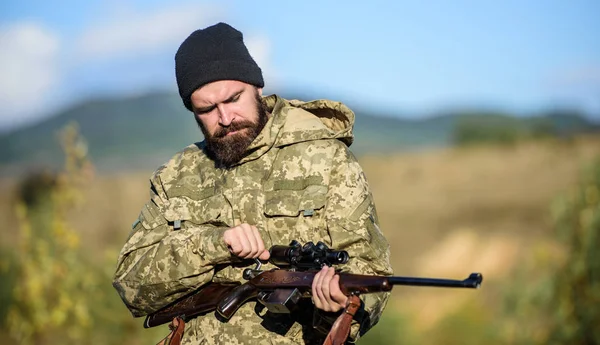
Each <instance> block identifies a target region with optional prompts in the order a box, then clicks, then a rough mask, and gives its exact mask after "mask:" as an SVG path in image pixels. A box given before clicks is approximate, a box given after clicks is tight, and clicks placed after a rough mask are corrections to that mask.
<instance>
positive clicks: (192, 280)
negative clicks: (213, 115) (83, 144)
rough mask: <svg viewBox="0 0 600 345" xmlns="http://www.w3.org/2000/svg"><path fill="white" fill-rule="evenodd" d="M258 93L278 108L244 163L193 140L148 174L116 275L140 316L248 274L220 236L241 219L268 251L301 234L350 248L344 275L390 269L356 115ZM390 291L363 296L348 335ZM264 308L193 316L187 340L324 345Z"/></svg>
mask: <svg viewBox="0 0 600 345" xmlns="http://www.w3.org/2000/svg"><path fill="white" fill-rule="evenodd" d="M263 100H264V101H265V104H266V105H267V109H268V110H269V112H270V113H271V116H270V118H269V121H268V122H267V124H266V126H265V128H264V129H263V130H262V132H261V133H260V134H259V135H258V137H257V138H256V139H255V140H254V141H253V142H252V144H251V145H250V147H249V148H248V152H249V154H248V155H247V156H245V157H244V158H243V159H242V160H241V161H240V162H239V164H237V165H235V166H234V167H232V168H231V169H218V168H215V164H214V162H213V161H211V160H210V159H209V158H208V157H207V155H206V154H205V153H204V151H203V148H204V144H203V143H197V144H194V145H191V146H189V147H187V148H185V149H184V150H183V151H181V152H179V153H178V154H176V155H175V156H174V157H173V158H172V159H171V160H169V161H168V162H167V163H166V164H164V165H163V166H161V167H160V168H159V169H158V170H157V171H156V172H155V173H154V174H153V175H152V177H151V180H150V183H151V188H150V196H151V199H150V201H149V202H148V203H147V204H146V205H145V206H144V207H143V208H142V211H141V213H140V215H139V218H138V220H136V222H135V223H134V224H133V230H132V231H131V233H130V235H129V238H128V239H127V243H126V244H125V246H124V247H123V249H122V250H121V253H120V255H119V259H118V264H117V269H116V273H115V277H114V283H113V285H114V286H115V288H116V289H117V291H118V292H119V294H120V296H121V298H122V299H123V301H124V302H125V304H126V305H127V307H128V308H129V309H130V310H131V312H132V314H133V315H134V316H136V317H138V316H143V315H146V314H148V313H151V312H154V311H156V310H158V309H160V308H161V307H163V306H165V305H166V304H168V303H170V302H172V301H174V300H176V299H177V298H180V297H182V296H184V295H186V294H188V293H190V292H192V291H194V290H195V289H198V288H199V287H201V286H202V285H203V284H206V283H208V282H210V281H215V282H225V281H240V282H243V281H244V280H243V278H242V271H243V267H245V266H244V264H245V265H246V266H250V265H251V264H252V262H247V261H245V262H243V264H241V263H240V260H239V259H236V258H233V257H232V256H231V254H230V253H229V251H228V249H227V247H226V245H225V243H224V242H223V240H222V236H223V232H224V231H225V230H227V229H228V228H229V227H232V226H235V225H238V224H240V223H244V222H245V223H248V224H253V225H256V227H257V228H258V229H259V231H260V233H261V235H262V237H263V239H264V242H265V246H267V248H268V247H270V246H271V245H274V244H283V245H287V244H289V243H290V242H291V240H294V239H295V240H298V241H299V242H301V243H305V242H308V241H313V242H315V243H316V242H317V241H323V242H324V243H326V244H327V245H328V246H329V247H330V248H334V249H338V250H347V251H348V252H349V254H350V257H351V258H350V260H349V261H348V263H347V264H345V265H343V266H342V267H341V268H342V269H343V270H344V271H347V272H352V273H360V274H372V275H375V274H376V275H389V274H392V270H391V267H390V263H389V245H388V243H387V241H386V239H385V238H384V237H383V235H382V233H381V232H380V231H379V227H378V219H377V214H376V210H375V205H374V203H373V198H372V195H371V193H370V191H369V187H368V184H367V180H366V177H365V175H364V173H363V171H362V169H361V167H360V166H359V164H358V162H357V161H356V159H355V158H354V156H353V155H352V153H351V152H350V151H349V148H348V146H349V145H350V144H351V143H352V140H353V135H352V127H353V123H354V113H353V112H352V111H351V110H350V109H348V108H347V107H346V106H345V105H343V104H341V103H337V102H332V101H326V100H318V101H312V102H306V103H304V102H300V101H287V100H284V99H282V98H280V97H278V96H276V95H272V96H269V97H265V98H264V99H263ZM263 267H264V266H263ZM266 268H267V269H268V268H270V266H269V265H267V267H266ZM388 297H389V293H376V294H367V295H363V296H361V299H362V300H363V301H364V305H365V310H366V311H367V313H364V317H363V318H362V321H360V322H355V324H354V325H353V326H352V331H351V336H350V339H351V340H356V339H357V338H358V337H359V335H360V334H364V332H366V330H368V329H369V328H370V327H371V326H372V325H374V323H376V322H377V320H378V319H379V316H380V314H381V312H382V311H383V309H384V307H385V305H386V303H387V298H388ZM309 305H310V302H309ZM259 306H260V304H258V306H257V303H256V302H250V303H246V304H245V305H244V306H243V307H242V308H240V309H239V310H238V312H237V313H236V314H235V315H234V317H233V318H232V319H231V320H230V321H229V322H228V323H222V322H219V321H217V320H216V319H215V317H214V315H213V314H207V315H204V316H200V317H198V318H196V319H193V320H191V321H190V323H188V325H187V327H186V335H185V336H184V339H183V343H184V344H230V343H231V344H263V343H264V344H304V343H311V344H312V343H318V342H319V341H320V340H318V337H319V335H318V334H317V333H315V332H316V331H315V330H314V328H313V327H312V325H311V324H306V322H303V321H301V320H299V318H298V317H295V315H288V314H272V313H269V312H265V311H264V310H263V311H261V310H260V308H259ZM305 309H311V310H312V305H310V308H305ZM323 314H324V313H323ZM312 316H313V315H312V314H311V319H312V322H315V321H316V320H315V319H314V318H312ZM314 316H315V317H316V319H318V318H319V316H323V315H322V314H321V312H315V313H314ZM317 321H318V320H317Z"/></svg>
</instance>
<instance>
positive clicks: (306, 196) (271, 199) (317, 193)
mask: <svg viewBox="0 0 600 345" xmlns="http://www.w3.org/2000/svg"><path fill="white" fill-rule="evenodd" d="M265 196H266V201H265V214H266V215H267V216H288V217H296V216H298V215H299V214H300V212H302V211H311V210H313V211H314V210H318V209H320V208H322V207H323V206H325V201H326V197H327V187H326V186H322V185H311V186H308V187H306V188H305V189H303V190H289V189H287V190H286V189H280V190H274V191H269V192H266V193H265Z"/></svg>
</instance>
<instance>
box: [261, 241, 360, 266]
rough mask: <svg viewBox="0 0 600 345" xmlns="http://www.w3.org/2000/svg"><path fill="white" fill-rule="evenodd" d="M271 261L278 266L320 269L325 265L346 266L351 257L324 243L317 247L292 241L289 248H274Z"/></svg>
mask: <svg viewBox="0 0 600 345" xmlns="http://www.w3.org/2000/svg"><path fill="white" fill-rule="evenodd" d="M270 253H271V258H270V259H269V261H270V262H271V263H272V264H273V265H276V266H279V267H286V266H292V267H297V268H315V269H319V268H321V267H323V266H324V265H327V266H332V265H338V264H345V263H346V262H348V259H349V255H348V252H346V251H345V250H332V249H329V248H328V247H327V245H325V243H323V242H318V243H317V244H316V245H315V244H314V243H312V242H308V243H306V244H305V245H304V246H302V245H301V244H300V243H299V242H298V241H292V243H290V245H289V246H280V245H276V246H272V247H271V249H270Z"/></svg>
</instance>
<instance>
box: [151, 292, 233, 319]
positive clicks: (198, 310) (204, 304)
mask: <svg viewBox="0 0 600 345" xmlns="http://www.w3.org/2000/svg"><path fill="white" fill-rule="evenodd" d="M238 286H240V284H239V283H208V284H206V285H204V286H203V287H201V288H200V289H198V290H196V291H194V293H193V294H191V295H188V296H185V297H183V298H181V299H179V300H177V301H175V302H173V303H171V304H169V305H168V306H166V307H164V308H162V309H160V310H158V311H157V312H155V313H152V314H150V315H148V316H147V317H146V320H145V321H144V328H150V327H154V326H158V325H162V324H165V323H169V322H171V321H172V320H173V319H174V318H177V317H179V318H181V319H182V320H184V321H188V320H190V319H192V318H194V317H196V316H198V315H201V314H205V313H209V312H211V311H213V310H215V308H216V307H217V303H218V302H219V301H220V300H221V299H223V298H224V297H226V296H227V295H229V293H230V292H231V291H232V290H233V289H234V288H235V287H238Z"/></svg>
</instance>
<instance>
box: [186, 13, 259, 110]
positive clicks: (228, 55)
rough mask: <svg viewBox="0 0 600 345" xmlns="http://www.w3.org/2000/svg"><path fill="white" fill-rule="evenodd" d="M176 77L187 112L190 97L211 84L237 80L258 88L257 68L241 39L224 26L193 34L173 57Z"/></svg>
mask: <svg viewBox="0 0 600 345" xmlns="http://www.w3.org/2000/svg"><path fill="white" fill-rule="evenodd" d="M175 76H176V78H177V87H178V88H179V95H180V96H181V99H182V100H183V104H184V105H185V107H186V108H188V109H189V110H190V111H191V110H192V102H191V99H190V97H191V96H192V93H193V92H194V91H196V90H197V89H199V88H200V87H202V86H203V85H206V84H208V83H211V82H213V81H217V80H239V81H242V82H245V83H248V84H252V85H255V86H257V87H263V86H264V81H263V77H262V72H261V70H260V67H258V65H257V64H256V62H255V61H254V60H253V59H252V56H250V53H249V52H248V49H247V48H246V46H245V45H244V40H243V35H242V33H241V32H239V31H238V30H236V29H234V28H232V27H231V26H229V25H227V24H225V23H218V24H216V25H213V26H209V27H207V28H205V29H201V30H196V31H194V32H193V33H192V34H191V35H190V36H188V38H186V39H185V41H183V43H181V46H179V49H178V50H177V54H175Z"/></svg>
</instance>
